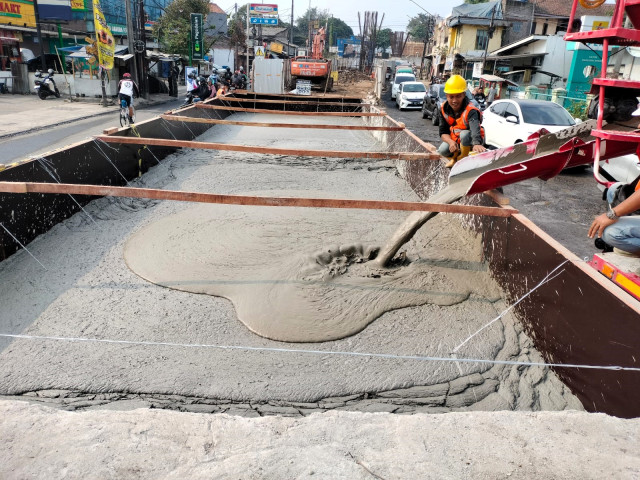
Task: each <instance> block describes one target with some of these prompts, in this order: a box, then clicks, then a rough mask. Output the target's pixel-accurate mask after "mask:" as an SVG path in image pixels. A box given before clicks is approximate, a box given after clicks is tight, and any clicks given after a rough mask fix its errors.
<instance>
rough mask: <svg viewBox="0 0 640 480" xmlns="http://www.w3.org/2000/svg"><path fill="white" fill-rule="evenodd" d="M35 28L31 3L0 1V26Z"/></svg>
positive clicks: (10, 0)
mask: <svg viewBox="0 0 640 480" xmlns="http://www.w3.org/2000/svg"><path fill="white" fill-rule="evenodd" d="M3 23H4V24H8V23H10V24H12V25H20V26H22V25H24V26H25V27H35V26H36V15H35V12H34V10H33V3H32V2H22V1H13V0H2V1H0V24H3Z"/></svg>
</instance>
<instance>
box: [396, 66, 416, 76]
mask: <svg viewBox="0 0 640 480" xmlns="http://www.w3.org/2000/svg"><path fill="white" fill-rule="evenodd" d="M404 73H409V74H411V75H413V68H411V67H410V66H409V65H403V66H401V67H398V68H396V75H398V74H404Z"/></svg>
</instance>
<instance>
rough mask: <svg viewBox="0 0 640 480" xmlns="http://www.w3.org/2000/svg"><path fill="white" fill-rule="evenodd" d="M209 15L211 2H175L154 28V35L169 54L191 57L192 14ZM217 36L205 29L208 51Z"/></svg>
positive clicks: (188, 0) (199, 0)
mask: <svg viewBox="0 0 640 480" xmlns="http://www.w3.org/2000/svg"><path fill="white" fill-rule="evenodd" d="M192 13H201V14H203V15H204V16H205V18H206V15H207V14H208V13H209V0H174V1H173V2H171V3H170V4H169V5H167V8H166V9H165V11H164V14H163V15H162V17H160V18H159V19H158V21H157V22H156V24H155V25H154V26H153V34H154V36H155V37H156V38H158V41H159V42H160V43H161V44H162V45H163V50H165V51H166V52H167V53H176V54H179V55H182V56H184V57H188V56H189V33H190V31H191V14H192ZM215 36H216V33H215V32H212V31H210V29H205V31H204V37H205V38H204V39H205V47H207V50H208V49H209V47H208V46H207V45H210V44H211V43H212V39H213V38H214V37H215Z"/></svg>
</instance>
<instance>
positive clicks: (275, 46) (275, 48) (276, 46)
mask: <svg viewBox="0 0 640 480" xmlns="http://www.w3.org/2000/svg"><path fill="white" fill-rule="evenodd" d="M282 48H283V45H282V44H281V43H278V42H271V43H270V44H269V50H271V51H272V52H274V53H282Z"/></svg>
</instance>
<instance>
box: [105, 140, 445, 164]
mask: <svg viewBox="0 0 640 480" xmlns="http://www.w3.org/2000/svg"><path fill="white" fill-rule="evenodd" d="M95 139H96V140H101V141H103V142H107V143H121V144H126V145H155V146H160V147H174V148H200V149H210V150H224V151H232V152H247V153H259V154H267V155H291V156H294V157H328V158H370V159H382V160H440V159H441V157H440V155H439V154H438V153H430V152H350V151H348V150H344V151H340V150H298V149H296V148H272V147H260V146H257V145H234V144H228V143H209V142H195V141H192V140H168V139H164V138H145V137H120V136H115V135H109V136H105V135H99V136H97V137H95Z"/></svg>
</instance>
